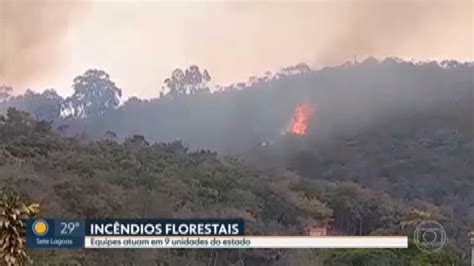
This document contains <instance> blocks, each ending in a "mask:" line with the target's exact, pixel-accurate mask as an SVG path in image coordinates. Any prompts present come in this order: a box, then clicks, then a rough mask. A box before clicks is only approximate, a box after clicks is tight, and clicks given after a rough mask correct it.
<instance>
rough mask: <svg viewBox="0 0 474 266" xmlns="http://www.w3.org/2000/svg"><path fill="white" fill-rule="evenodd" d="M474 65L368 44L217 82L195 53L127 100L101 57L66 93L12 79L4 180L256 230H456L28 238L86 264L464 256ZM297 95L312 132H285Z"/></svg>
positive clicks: (103, 212)
mask: <svg viewBox="0 0 474 266" xmlns="http://www.w3.org/2000/svg"><path fill="white" fill-rule="evenodd" d="M473 70H474V67H473V65H472V64H468V63H459V62H455V61H444V62H442V63H437V62H429V63H412V62H405V61H400V60H398V59H394V58H388V59H385V60H384V61H381V62H379V61H377V60H375V59H373V58H369V59H367V60H365V61H364V62H361V63H357V64H353V63H348V64H346V65H342V66H339V67H334V68H324V69H321V70H318V71H315V70H310V69H309V68H308V67H307V66H305V65H298V66H295V67H292V68H287V69H285V70H283V71H282V72H280V73H277V74H274V75H267V76H265V77H263V78H252V79H251V80H249V82H246V83H241V84H236V85H234V86H229V87H227V88H223V89H221V90H219V91H213V90H210V89H209V85H208V81H209V80H210V75H209V73H208V72H207V71H202V72H201V70H199V68H197V67H195V66H192V67H190V68H189V69H187V70H185V71H182V70H180V71H174V72H173V73H172V75H171V77H170V78H169V79H167V80H166V81H165V83H164V84H165V85H164V89H163V90H161V92H162V94H161V97H160V98H156V99H150V100H143V99H138V98H131V99H128V100H127V101H125V102H124V103H123V104H120V97H121V93H122V89H120V88H119V85H116V84H115V83H114V82H113V81H112V78H111V77H110V76H109V75H108V74H107V73H105V72H103V71H101V70H90V71H87V72H86V73H85V74H83V75H81V76H79V77H78V78H76V79H75V80H74V82H73V89H74V94H73V95H71V96H70V97H66V99H63V98H62V97H61V96H59V95H57V94H56V93H55V92H54V91H53V90H47V91H44V92H43V93H36V92H31V91H30V92H27V93H25V94H23V95H17V96H11V95H10V93H11V89H10V88H9V87H7V86H3V87H2V92H3V93H0V96H2V97H3V98H4V101H3V103H2V109H3V112H4V116H3V118H2V120H1V123H0V164H1V165H0V184H1V185H2V186H3V189H4V190H7V191H14V192H15V193H17V194H19V195H23V197H24V198H26V199H29V200H32V201H34V202H40V205H41V206H42V208H41V212H40V214H39V215H40V216H42V217H64V218H78V217H79V218H84V217H87V218H92V217H131V218H133V217H137V218H138V217H176V218H178V217H242V218H244V219H245V221H246V229H247V232H248V233H249V234H255V235H261V234H268V235H272V234H280V235H294V234H306V232H305V226H306V224H307V222H308V221H314V220H315V221H318V223H320V224H321V225H325V226H327V227H328V228H330V230H331V233H332V234H344V235H384V234H407V235H409V236H411V235H413V229H414V227H415V226H416V225H417V224H418V223H419V222H420V221H423V220H437V221H439V222H440V223H442V224H443V226H444V227H445V229H446V231H447V235H448V244H447V246H446V247H445V248H444V249H443V250H442V252H439V253H436V254H427V253H424V252H421V251H420V250H418V249H416V247H414V246H413V245H410V247H411V248H410V249H408V250H391V251H388V250H372V251H367V250H362V251H351V250H345V251H332V250H322V251H314V250H298V251H296V250H260V251H258V250H248V251H230V250H227V251H213V250H201V251H191V250H188V251H183V250H167V251H132V250H130V251H126V252H123V251H113V250H111V251H79V250H77V251H66V250H64V251H62V250H61V251H59V250H50V251H34V252H32V255H33V256H32V257H33V259H34V260H35V261H36V262H37V263H39V264H42V263H46V261H47V262H50V259H51V257H52V256H54V258H55V263H57V264H65V263H72V262H76V263H78V264H79V265H104V264H105V263H106V262H107V263H111V264H120V263H122V264H125V265H132V264H133V265H183V264H187V265H210V264H211V265H212V264H213V263H214V265H227V264H233V265H400V264H401V263H403V265H453V264H454V265H457V264H466V263H468V262H467V259H468V252H469V249H468V246H469V243H468V238H467V233H468V231H469V230H470V229H472V228H473V226H474V224H473V221H474V195H473V194H472V191H474V190H473V189H474V171H473V169H474V161H473V158H474V157H473V155H474V133H473V130H474V129H473V109H472V108H473V98H472V96H473V91H474V86H473V80H472V74H473ZM211 74H212V73H211ZM157 94H159V90H158V89H157ZM302 102H304V103H307V104H309V105H311V106H313V107H314V110H315V112H314V115H313V116H312V117H311V120H310V121H309V128H308V132H307V133H306V134H303V135H293V134H289V133H288V132H287V128H288V124H289V123H290V120H291V117H292V114H293V112H294V108H295V105H296V104H298V103H302ZM10 107H15V108H16V109H13V108H10ZM19 110H24V111H26V112H23V111H19ZM28 113H29V114H28ZM214 151H217V152H214Z"/></svg>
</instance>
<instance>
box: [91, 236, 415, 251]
mask: <svg viewBox="0 0 474 266" xmlns="http://www.w3.org/2000/svg"><path fill="white" fill-rule="evenodd" d="M84 246H85V248H407V247H408V237H406V236H216V237H214V236H189V237H187V236H182V237H181V236H180V237H176V236H169V237H167V236H86V237H85V239H84Z"/></svg>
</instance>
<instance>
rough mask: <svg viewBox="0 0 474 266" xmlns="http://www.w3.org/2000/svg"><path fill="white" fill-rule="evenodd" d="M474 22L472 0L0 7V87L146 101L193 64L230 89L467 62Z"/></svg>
mask: <svg viewBox="0 0 474 266" xmlns="http://www.w3.org/2000/svg"><path fill="white" fill-rule="evenodd" d="M473 13H474V5H473V2H472V1H470V0H464V1H463V0H461V1H456V0H454V1H453V0H442V1H439V0H426V1H422V0H418V1H415V0H413V1H409V0H392V1H388V0H387V1H383V0H382V1H376V0H320V1H316V0H314V1H304V2H303V1H298V2H297V1H290V0H287V1H258V2H257V1H252V2H250V1H233V2H230V1H201V2H196V1H192V2H191V1H187V2H184V1H180V2H176V1H158V0H156V1H133V2H132V1H106V0H102V1H100V0H96V1H87V2H86V1H73V0H0V83H7V84H11V85H13V86H14V87H15V90H16V91H17V92H20V91H23V90H24V89H26V88H33V89H34V90H43V89H45V88H55V89H56V90H57V91H58V92H59V93H60V94H62V95H68V94H70V93H71V92H72V89H71V84H72V80H73V78H74V77H75V76H77V75H78V74H81V73H83V72H85V71H86V70H87V69H88V68H100V69H104V70H105V71H107V72H108V73H109V74H110V75H111V78H112V79H113V80H114V81H115V82H116V83H117V85H118V86H119V87H121V88H122V89H123V92H124V95H125V96H139V97H146V98H148V97H156V96H157V95H158V94H159V89H160V88H161V86H162V84H163V80H164V79H165V78H166V77H167V76H168V75H169V74H170V72H171V71H172V70H173V69H174V68H176V67H182V68H184V67H186V66H188V65H190V64H197V65H199V66H201V67H202V68H207V69H208V70H209V72H210V74H211V76H212V78H213V83H215V84H228V83H231V82H235V81H242V80H246V79H247V78H248V77H249V76H252V75H259V74H262V73H264V72H265V71H267V70H271V71H274V70H278V69H280V68H282V67H285V66H288V65H294V64H297V63H301V62H306V63H308V64H310V65H311V66H314V67H320V66H323V65H334V64H340V63H343V62H345V61H347V60H353V57H354V55H356V56H357V57H358V58H364V57H366V56H375V57H380V58H382V57H386V56H397V57H402V58H405V59H415V60H430V59H438V60H439V59H446V58H454V59H460V60H472V59H473V48H474V47H473V34H474V33H473Z"/></svg>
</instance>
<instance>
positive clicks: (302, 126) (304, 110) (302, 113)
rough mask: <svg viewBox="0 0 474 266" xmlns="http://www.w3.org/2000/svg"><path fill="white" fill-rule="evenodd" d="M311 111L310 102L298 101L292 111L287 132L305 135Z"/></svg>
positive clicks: (312, 109)
mask: <svg viewBox="0 0 474 266" xmlns="http://www.w3.org/2000/svg"><path fill="white" fill-rule="evenodd" d="M313 112H314V108H313V106H311V105H310V104H304V103H298V104H297V105H296V107H295V111H294V112H293V117H292V118H291V124H290V127H289V128H288V132H289V133H291V134H294V135H305V134H306V131H307V130H308V124H309V120H310V118H311V115H312V114H313Z"/></svg>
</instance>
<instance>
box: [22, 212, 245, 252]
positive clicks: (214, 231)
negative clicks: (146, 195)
mask: <svg viewBox="0 0 474 266" xmlns="http://www.w3.org/2000/svg"><path fill="white" fill-rule="evenodd" d="M26 225H27V230H26V233H27V235H26V247H27V248H82V247H84V237H86V236H244V233H245V231H244V220H243V219H90V220H71V219H31V220H27V221H26Z"/></svg>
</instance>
